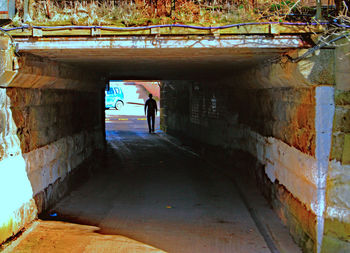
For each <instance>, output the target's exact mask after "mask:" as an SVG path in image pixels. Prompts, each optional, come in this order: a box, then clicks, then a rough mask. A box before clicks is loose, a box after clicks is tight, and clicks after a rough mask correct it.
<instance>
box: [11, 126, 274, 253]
mask: <svg viewBox="0 0 350 253" xmlns="http://www.w3.org/2000/svg"><path fill="white" fill-rule="evenodd" d="M127 124H128V123H125V122H124V121H123V124H118V121H117V120H116V123H111V122H110V123H107V141H108V150H107V153H106V159H105V160H104V162H103V164H104V165H103V167H104V168H101V170H100V171H99V172H98V173H96V172H94V174H93V175H92V177H91V179H89V180H88V181H87V182H86V183H84V184H83V185H81V186H80V187H79V188H77V189H75V190H74V191H73V192H71V193H70V194H69V195H68V196H66V197H65V198H64V199H62V200H61V201H60V202H59V203H58V204H57V205H56V206H55V207H54V209H53V211H54V212H55V213H57V215H58V217H61V218H62V219H63V220H64V221H41V220H39V221H37V222H35V223H34V225H33V226H32V227H31V228H30V229H29V230H28V231H27V232H26V233H25V235H24V236H22V238H21V240H20V241H19V242H17V245H16V246H12V249H13V252H179V253H185V252H188V253H196V252H198V253H205V252H210V253H213V252H220V253H225V252H237V253H240V252H241V253H250V252H252V253H253V252H254V253H257V252H259V253H264V252H270V250H269V248H268V246H267V245H266V243H265V241H264V238H263V237H262V235H261V234H260V233H259V231H258V229H257V227H256V225H255V223H254V221H253V219H252V218H251V216H250V213H249V212H248V210H247V208H246V206H245V205H244V203H243V202H242V199H241V198H240V196H239V193H238V192H237V190H236V188H235V187H233V185H232V184H233V183H232V181H231V180H229V179H228V178H226V177H225V176H223V175H221V174H220V173H217V172H216V171H215V170H213V168H212V167H211V166H210V164H208V163H206V162H204V161H203V160H201V159H199V158H198V157H196V156H194V155H192V154H191V153H190V152H188V151H186V150H184V149H183V148H181V147H179V146H177V145H175V144H172V143H170V142H169V141H167V139H166V138H164V135H162V134H161V133H158V134H148V132H147V131H146V130H147V129H146V128H145V122H142V121H136V120H135V121H130V122H129V124H133V126H135V125H138V127H134V128H133V130H132V131H130V130H127V129H128V127H126V126H125V125H127Z"/></svg>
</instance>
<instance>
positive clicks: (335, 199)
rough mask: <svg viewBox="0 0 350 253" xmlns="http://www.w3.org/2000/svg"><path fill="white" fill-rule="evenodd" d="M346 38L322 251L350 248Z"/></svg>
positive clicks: (349, 64) (349, 110) (341, 52)
mask: <svg viewBox="0 0 350 253" xmlns="http://www.w3.org/2000/svg"><path fill="white" fill-rule="evenodd" d="M344 42H346V40H344V41H341V42H340V44H342V45H343V46H339V47H338V48H337V50H336V52H337V53H336V56H337V57H336V58H337V61H336V74H337V82H336V90H335V98H334V100H335V115H334V124H333V134H332V149H331V156H330V166H329V174H328V178H327V194H326V203H327V204H326V205H327V206H326V214H325V232H324V241H325V243H324V245H323V252H330V250H332V252H350V236H349V231H350V194H349V193H350V73H349V69H350V56H349V55H348V52H349V49H350V47H349V45H346V43H344ZM344 44H345V45H344Z"/></svg>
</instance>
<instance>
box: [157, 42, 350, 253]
mask: <svg viewBox="0 0 350 253" xmlns="http://www.w3.org/2000/svg"><path fill="white" fill-rule="evenodd" d="M346 50H347V51H348V50H349V48H344V47H339V48H337V49H336V50H332V49H324V50H321V51H319V52H317V53H316V54H315V55H313V56H312V57H309V58H307V59H305V60H303V61H301V62H299V63H290V62H288V61H287V59H282V60H281V61H280V62H278V63H266V62H265V63H263V64H258V65H255V66H251V67H250V68H249V69H246V70H245V71H240V72H237V73H234V71H233V74H232V77H231V78H225V79H223V80H221V79H218V80H212V81H164V82H163V84H162V86H161V113H162V114H161V127H162V128H163V130H165V131H166V132H167V133H169V134H173V135H177V136H179V137H182V138H187V139H191V140H192V144H193V143H196V145H197V146H198V144H200V146H201V152H202V153H204V154H205V157H211V156H212V157H213V156H216V155H213V154H211V153H214V152H215V153H216V154H217V153H218V152H219V151H222V152H224V153H225V154H226V156H225V159H229V160H230V161H231V165H232V166H231V170H238V169H239V167H242V168H241V169H243V170H247V171H249V173H248V174H249V175H250V176H251V177H252V180H253V178H255V180H256V182H257V183H258V185H259V187H260V189H261V191H262V192H263V194H264V195H265V197H266V198H267V199H268V200H269V202H270V204H271V205H272V207H273V208H274V210H275V211H276V213H277V214H278V216H279V217H280V219H281V220H282V221H283V223H284V224H286V225H287V226H288V228H289V231H290V233H291V235H292V236H293V238H294V240H295V241H296V242H297V243H298V245H300V246H301V247H302V248H303V250H304V251H305V252H347V251H350V243H349V240H350V238H349V235H348V233H347V232H346V231H350V198H349V190H350V177H349V171H350V170H349V165H348V164H350V153H349V152H350V138H349V136H350V135H349V133H350V124H349V123H350V107H349V105H350V103H349V102H350V100H349V98H350V97H349V96H350V83H349V82H350V81H349V80H350V76H349V73H348V70H349V69H350V57H349V56H345V54H344V52H346ZM302 53H303V51H300V52H294V54H295V55H294V56H295V57H296V56H297V55H301V54H302ZM204 147H205V148H204ZM242 164H243V165H242Z"/></svg>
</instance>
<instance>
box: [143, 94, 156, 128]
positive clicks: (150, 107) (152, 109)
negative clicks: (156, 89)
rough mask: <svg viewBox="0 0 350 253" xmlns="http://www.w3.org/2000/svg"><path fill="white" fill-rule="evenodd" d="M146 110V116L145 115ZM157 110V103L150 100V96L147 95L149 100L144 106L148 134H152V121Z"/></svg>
mask: <svg viewBox="0 0 350 253" xmlns="http://www.w3.org/2000/svg"><path fill="white" fill-rule="evenodd" d="M146 110H147V114H146ZM157 111H158V108H157V102H156V101H155V100H154V99H153V98H152V94H149V99H147V101H146V104H145V114H146V115H147V122H148V130H149V132H150V133H151V132H153V133H154V121H155V118H156V114H157ZM151 121H152V128H151Z"/></svg>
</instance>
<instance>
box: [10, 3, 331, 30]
mask: <svg viewBox="0 0 350 253" xmlns="http://www.w3.org/2000/svg"><path fill="white" fill-rule="evenodd" d="M23 1H24V0H20V1H17V6H16V7H17V14H16V17H15V18H14V21H13V22H12V24H11V25H13V26H19V25H21V24H22V22H23V13H24V10H23ZM29 2H30V11H29V15H30V17H31V18H30V20H26V21H27V22H26V23H32V24H35V25H48V26H53V25H113V26H121V27H123V26H124V27H132V26H142V25H152V24H175V23H181V24H197V25H198V24H199V25H202V26H209V25H224V24H232V23H242V22H250V21H255V22H256V21H284V20H286V19H288V17H291V16H286V15H288V14H297V15H298V14H303V15H302V16H299V18H301V19H302V20H300V21H306V19H310V18H312V16H313V15H314V14H315V8H314V7H312V6H310V5H309V4H307V3H305V1H288V0H287V1H280V0H269V1H267V0H256V1H241V0H214V1H201V0H158V1H151V0H134V1H115V0H105V1H58V0H55V1H39V0H29ZM329 10H330V9H329V8H327V11H329ZM304 14H310V15H304ZM294 17H296V16H294Z"/></svg>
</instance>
